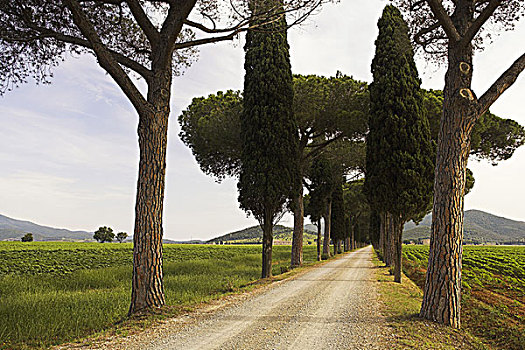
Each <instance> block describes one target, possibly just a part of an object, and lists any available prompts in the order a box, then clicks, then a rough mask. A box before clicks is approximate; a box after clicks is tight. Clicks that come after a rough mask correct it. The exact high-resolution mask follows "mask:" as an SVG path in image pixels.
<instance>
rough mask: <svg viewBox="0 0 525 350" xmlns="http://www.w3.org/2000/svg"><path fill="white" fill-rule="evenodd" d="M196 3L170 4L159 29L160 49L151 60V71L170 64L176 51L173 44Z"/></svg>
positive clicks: (193, 0) (195, 0)
mask: <svg viewBox="0 0 525 350" xmlns="http://www.w3.org/2000/svg"><path fill="white" fill-rule="evenodd" d="M196 2H197V0H179V1H177V2H176V4H170V7H169V9H168V15H167V16H166V19H165V20H164V23H162V28H161V29H160V43H159V47H161V48H162V49H160V50H156V51H157V52H159V54H158V56H157V57H156V58H155V57H154V59H153V63H152V65H151V67H152V69H154V70H155V68H156V67H165V66H167V65H169V64H171V60H172V56H173V51H174V50H175V49H176V47H175V42H176V41H177V37H178V35H179V34H180V32H181V30H182V26H183V24H184V22H183V21H184V19H185V18H187V17H188V15H189V14H190V12H191V10H192V9H193V7H194V6H195V3H196Z"/></svg>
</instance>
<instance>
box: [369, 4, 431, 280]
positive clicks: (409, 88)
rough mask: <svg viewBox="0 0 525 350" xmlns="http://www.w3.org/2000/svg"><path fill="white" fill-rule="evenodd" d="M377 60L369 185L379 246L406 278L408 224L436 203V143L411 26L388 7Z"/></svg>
mask: <svg viewBox="0 0 525 350" xmlns="http://www.w3.org/2000/svg"><path fill="white" fill-rule="evenodd" d="M378 28H379V34H378V37H377V40H376V42H375V45H376V52H375V57H374V59H373V61H372V74H373V82H372V84H370V118H369V134H368V136H367V140H366V141H367V151H366V177H365V189H366V193H367V197H368V200H369V203H370V205H371V206H372V208H373V210H374V211H375V212H376V213H378V216H379V223H380V225H379V231H380V235H379V242H377V245H378V248H379V250H380V251H381V252H382V254H381V255H382V259H383V260H384V262H385V263H386V264H387V265H393V266H394V280H395V281H396V282H401V256H402V255H401V249H402V233H403V225H404V224H405V222H407V221H409V220H413V221H415V222H418V221H420V220H421V219H422V218H423V217H424V216H425V214H427V213H428V212H429V211H430V210H431V208H432V193H433V192H432V187H433V179H434V158H435V151H434V150H435V145H434V143H433V141H432V140H431V136H430V127H429V123H428V120H427V118H426V115H425V114H424V112H423V111H424V108H423V96H422V90H421V88H420V85H421V80H420V79H419V75H418V72H417V68H416V65H415V62H414V51H413V49H412V45H411V43H410V39H409V36H408V27H407V24H406V23H405V21H404V20H403V17H402V15H401V13H400V11H399V10H398V9H397V8H396V7H394V6H391V5H388V6H386V7H385V9H384V11H383V14H382V17H381V18H380V19H379V22H378Z"/></svg>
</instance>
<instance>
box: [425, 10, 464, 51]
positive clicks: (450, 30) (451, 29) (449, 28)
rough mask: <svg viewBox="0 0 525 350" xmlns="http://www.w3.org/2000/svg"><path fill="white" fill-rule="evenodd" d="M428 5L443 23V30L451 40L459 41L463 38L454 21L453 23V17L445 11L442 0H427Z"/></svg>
mask: <svg viewBox="0 0 525 350" xmlns="http://www.w3.org/2000/svg"><path fill="white" fill-rule="evenodd" d="M427 3H428V5H429V6H430V9H431V10H432V13H433V14H434V16H435V17H436V19H437V20H438V21H439V23H441V26H442V27H443V30H444V31H445V33H447V37H448V39H449V40H451V41H459V40H461V36H460V35H459V33H458V30H457V29H456V27H455V26H454V23H452V19H451V18H450V16H449V15H448V14H447V12H446V11H445V8H444V7H443V5H442V4H441V1H440V0H427Z"/></svg>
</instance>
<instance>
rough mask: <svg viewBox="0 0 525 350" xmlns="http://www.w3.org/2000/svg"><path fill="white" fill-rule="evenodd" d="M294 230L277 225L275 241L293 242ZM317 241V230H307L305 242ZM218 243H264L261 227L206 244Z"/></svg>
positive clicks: (235, 233)
mask: <svg viewBox="0 0 525 350" xmlns="http://www.w3.org/2000/svg"><path fill="white" fill-rule="evenodd" d="M292 236H293V229H292V228H290V227H286V226H282V225H276V226H275V227H274V228H273V239H274V241H285V242H290V243H291V242H292ZM314 239H317V230H316V231H312V230H310V229H308V228H305V230H304V235H303V241H304V242H305V243H306V242H313V241H314ZM218 242H229V243H261V242H262V229H261V227H260V226H252V227H248V228H246V229H244V230H240V231H236V232H232V233H227V234H225V235H222V236H219V237H216V238H213V239H210V240H209V241H207V242H206V243H218Z"/></svg>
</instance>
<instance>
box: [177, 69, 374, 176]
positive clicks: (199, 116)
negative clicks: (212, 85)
mask: <svg viewBox="0 0 525 350" xmlns="http://www.w3.org/2000/svg"><path fill="white" fill-rule="evenodd" d="M293 84H294V87H293V89H294V98H293V110H294V115H295V118H296V121H297V127H298V132H299V137H300V144H299V152H300V154H299V157H300V158H302V159H303V161H306V163H307V158H311V157H313V156H315V155H316V154H317V153H319V152H320V151H321V150H322V149H324V148H325V147H326V146H328V144H329V143H330V142H332V141H333V140H336V139H340V138H344V139H345V140H346V141H354V142H355V141H358V140H362V138H363V136H364V134H365V133H366V131H367V128H368V126H367V118H368V105H369V103H368V100H369V96H368V87H367V84H366V83H364V82H360V81H357V80H354V79H352V78H351V77H348V76H346V75H343V74H340V73H338V75H337V76H336V77H329V78H326V77H322V76H317V75H294V77H293ZM242 103H243V98H242V94H241V93H240V92H239V91H231V90H228V91H227V92H225V93H224V92H222V91H219V92H217V93H216V94H212V95H209V96H208V97H206V98H205V97H199V98H194V99H193V101H192V103H191V104H190V105H189V106H188V107H187V108H186V110H184V111H183V112H182V114H181V115H180V116H179V124H180V126H181V132H180V133H179V136H180V138H181V140H182V141H183V142H184V144H186V145H187V146H188V147H190V149H191V150H192V153H193V155H194V156H195V159H196V160H197V163H199V166H200V168H201V170H202V171H203V172H204V173H205V174H207V175H211V176H213V177H215V178H216V179H217V180H218V181H221V180H222V179H223V178H225V177H227V176H232V177H237V176H238V175H239V172H240V166H241V161H240V157H241V148H242V145H241V137H240V132H241V131H240V118H241V113H242ZM319 135H321V136H323V137H322V138H320V137H319ZM307 145H308V147H307ZM353 146H355V147H354V148H356V150H354V149H353V148H352V147H353ZM340 148H341V147H340ZM343 149H344V148H343ZM352 150H353V152H354V153H357V154H355V155H354V154H348V158H350V157H352V156H357V157H359V156H361V154H360V153H363V152H364V147H362V146H360V145H354V144H352V145H351V147H347V149H346V152H347V153H351V152H352ZM341 152H342V151H341ZM362 158H363V159H364V157H362ZM360 165H361V164H360ZM307 166H308V164H305V167H307ZM362 167H363V166H362Z"/></svg>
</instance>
